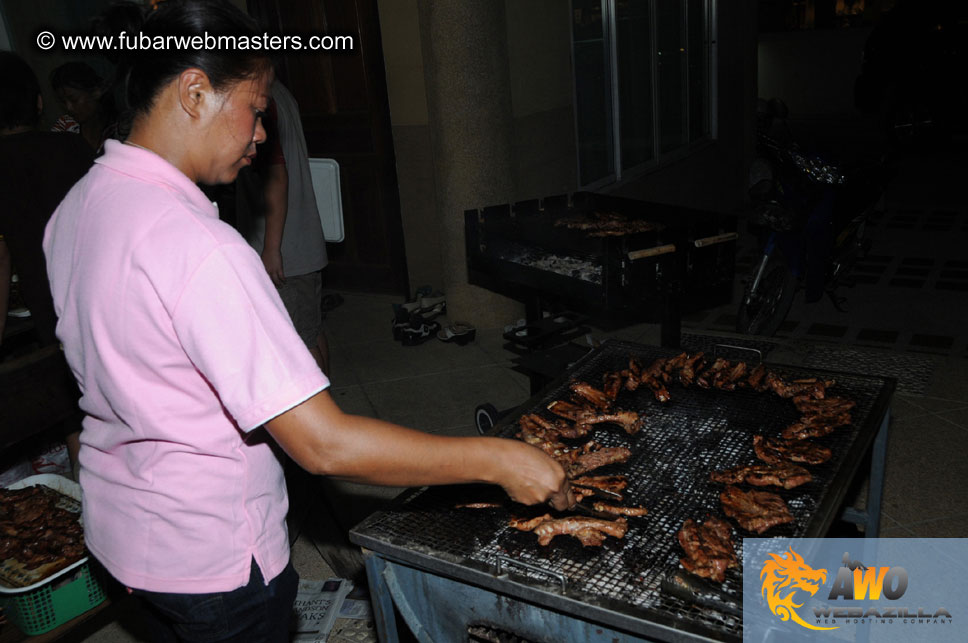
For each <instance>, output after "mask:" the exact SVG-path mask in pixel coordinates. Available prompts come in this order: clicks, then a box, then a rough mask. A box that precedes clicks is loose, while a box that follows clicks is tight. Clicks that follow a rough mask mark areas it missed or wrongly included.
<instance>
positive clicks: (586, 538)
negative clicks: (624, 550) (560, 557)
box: [509, 514, 628, 547]
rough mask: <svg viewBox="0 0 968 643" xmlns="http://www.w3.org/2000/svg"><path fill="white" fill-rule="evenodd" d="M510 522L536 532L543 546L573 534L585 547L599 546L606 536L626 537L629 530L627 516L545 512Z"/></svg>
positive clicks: (515, 527) (523, 529) (522, 529)
mask: <svg viewBox="0 0 968 643" xmlns="http://www.w3.org/2000/svg"><path fill="white" fill-rule="evenodd" d="M509 524H510V526H511V527H513V528H514V529H518V530H520V531H531V532H534V533H535V535H537V536H538V544H539V545H542V546H546V545H548V544H550V543H551V541H552V539H554V538H555V537H556V536H573V537H575V538H577V539H578V540H579V541H580V542H581V544H582V545H584V546H585V547H590V546H599V545H601V544H602V543H603V542H605V536H612V537H613V538H624V537H625V534H626V533H627V532H628V523H627V522H626V521H625V518H617V519H615V520H604V519H602V518H591V517H588V516H568V517H566V518H552V517H551V514H544V515H543V516H538V517H537V518H531V519H529V520H520V519H515V518H512V519H511V522H510V523H509Z"/></svg>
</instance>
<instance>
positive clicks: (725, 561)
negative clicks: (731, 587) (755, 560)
mask: <svg viewBox="0 0 968 643" xmlns="http://www.w3.org/2000/svg"><path fill="white" fill-rule="evenodd" d="M678 537H679V544H680V545H681V546H682V548H683V550H685V552H686V556H685V557H684V558H680V559H679V562H680V563H681V564H682V566H683V568H685V569H686V571H688V572H690V573H692V574H695V575H696V576H701V577H703V578H709V579H711V580H714V581H716V582H717V583H722V582H723V581H725V580H726V570H727V569H729V568H734V567H739V561H738V560H737V559H736V551H735V550H734V549H733V531H732V529H730V527H729V524H727V523H726V521H724V520H722V519H720V518H716V517H715V516H706V521H705V522H704V523H702V524H701V525H700V524H697V523H696V521H695V520H693V519H692V518H689V519H688V520H686V521H685V522H684V523H683V524H682V529H680V530H679V536H678Z"/></svg>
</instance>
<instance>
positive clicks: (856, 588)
mask: <svg viewBox="0 0 968 643" xmlns="http://www.w3.org/2000/svg"><path fill="white" fill-rule="evenodd" d="M767 556H768V557H769V558H768V560H766V561H765V562H764V564H763V570H762V571H761V572H760V580H761V581H762V586H761V594H762V596H763V597H764V598H766V601H767V605H768V606H769V608H770V611H771V612H773V614H774V615H776V616H777V617H779V619H780V620H782V621H792V622H794V623H797V624H798V625H800V626H802V627H805V628H807V629H810V630H835V629H838V628H839V627H840V626H841V625H843V624H847V623H885V624H893V623H895V620H896V621H897V623H903V624H909V623H918V624H921V623H932V622H933V623H947V624H950V623H951V622H952V616H951V613H950V612H949V611H948V610H947V609H945V608H944V607H938V608H936V609H933V610H930V609H925V608H924V607H923V606H919V607H917V608H914V607H897V606H895V604H894V603H893V601H900V600H901V599H902V598H903V597H904V594H905V592H906V591H907V588H908V572H907V570H906V569H905V568H904V567H900V566H892V565H879V566H870V567H868V566H866V565H864V564H862V563H861V562H860V561H857V560H851V556H850V553H849V552H844V555H843V559H842V565H841V566H840V567H839V568H837V573H836V575H835V576H834V578H833V582H832V583H831V587H830V589H829V591H828V592H827V593H826V598H827V601H829V602H830V603H829V604H827V605H824V606H815V607H813V608H812V612H813V613H812V614H811V615H809V616H807V618H803V616H802V615H801V614H800V613H798V612H797V609H799V608H802V607H803V605H804V602H803V601H804V600H805V598H804V599H800V601H801V602H797V599H798V593H805V594H806V595H807V597H809V596H814V595H817V594H818V593H819V594H820V595H821V596H822V595H823V592H820V590H821V589H822V588H823V587H824V585H825V584H826V582H827V576H828V573H827V569H815V568H813V567H811V566H810V565H808V564H807V563H806V562H805V561H804V559H803V557H802V556H801V555H800V554H798V553H797V552H796V551H795V550H794V549H793V547H792V546H791V547H790V548H789V551H787V552H784V553H783V554H782V555H778V554H774V553H767ZM861 601H866V602H867V603H866V604H862V603H861Z"/></svg>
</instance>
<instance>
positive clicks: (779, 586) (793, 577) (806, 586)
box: [760, 547, 839, 630]
mask: <svg viewBox="0 0 968 643" xmlns="http://www.w3.org/2000/svg"><path fill="white" fill-rule="evenodd" d="M767 556H769V557H770V560H767V561H766V562H765V563H763V571H761V572H760V580H762V581H763V586H762V589H761V590H760V593H761V594H762V595H763V596H764V597H765V598H766V604H767V605H769V606H770V611H771V612H773V613H774V614H776V615H777V616H779V617H780V620H781V621H793V622H794V623H797V624H798V625H802V626H803V627H805V628H807V629H811V630H835V629H837V627H839V626H837V627H817V626H815V625H811V624H810V623H808V622H807V621H805V620H803V619H802V618H801V617H800V615H799V614H797V611H796V608H799V607H803V603H797V602H796V600H795V599H794V597H795V596H796V594H797V592H806V593H808V594H809V595H810V596H813V595H814V594H816V593H817V590H819V589H820V588H821V587H822V586H823V584H824V583H825V582H826V581H827V570H826V569H814V568H813V567H810V566H809V565H807V564H806V563H805V562H803V557H802V556H800V554H798V553H797V552H795V551H793V547H790V551H789V552H787V553H785V554H783V555H782V556H778V555H776V554H771V553H768V554H767Z"/></svg>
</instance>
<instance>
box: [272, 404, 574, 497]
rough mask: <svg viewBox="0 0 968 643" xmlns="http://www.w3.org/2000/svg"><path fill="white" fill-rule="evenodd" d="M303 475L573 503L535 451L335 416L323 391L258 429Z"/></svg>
mask: <svg viewBox="0 0 968 643" xmlns="http://www.w3.org/2000/svg"><path fill="white" fill-rule="evenodd" d="M266 428H267V429H268V430H269V432H270V433H271V434H272V436H273V437H274V438H275V439H276V441H277V442H279V444H280V445H281V446H282V447H283V449H285V451H286V452H287V453H288V454H289V455H290V456H291V457H292V458H293V459H294V460H295V461H296V462H297V463H299V465H301V466H302V467H303V468H304V469H306V470H307V471H309V472H310V473H314V474H319V475H328V476H333V477H338V478H343V479H346V480H352V481H355V482H365V483H370V484H379V485H390V486H423V485H438V484H456V483H467V482H486V483H492V484H499V485H501V486H502V487H504V490H505V491H507V493H508V495H509V496H511V498H512V499H513V500H515V501H517V502H522V503H525V504H537V503H541V502H551V504H552V505H553V506H554V507H555V508H557V509H566V508H567V507H569V506H571V505H573V504H574V498H573V497H572V495H571V492H570V489H569V487H568V483H567V480H566V478H565V472H564V470H563V469H562V468H561V465H559V464H558V463H557V462H555V461H554V460H553V459H551V458H550V457H549V456H547V455H546V454H545V453H544V452H542V451H541V450H539V449H537V448H535V447H533V446H530V445H528V444H525V443H524V442H519V441H517V440H505V439H501V438H488V437H480V438H457V437H445V436H439V435H432V434H429V433H423V432H421V431H414V430H412V429H406V428H404V427H401V426H397V425H395V424H391V423H389V422H384V421H382V420H376V419H373V418H367V417H361V416H355V415H347V414H345V413H343V412H342V411H341V410H340V409H339V407H338V406H337V405H336V403H335V402H334V401H333V399H332V398H331V397H330V395H329V392H328V391H322V392H320V393H318V394H316V395H315V396H313V397H312V398H310V399H308V400H306V401H305V402H303V403H302V404H300V405H299V406H297V407H295V408H293V409H290V410H289V411H287V412H285V413H283V414H282V415H280V416H278V417H276V418H274V419H272V420H271V421H269V422H268V423H266Z"/></svg>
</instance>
